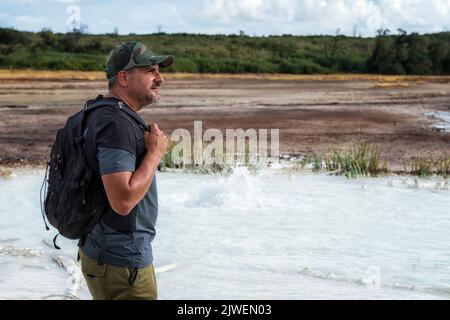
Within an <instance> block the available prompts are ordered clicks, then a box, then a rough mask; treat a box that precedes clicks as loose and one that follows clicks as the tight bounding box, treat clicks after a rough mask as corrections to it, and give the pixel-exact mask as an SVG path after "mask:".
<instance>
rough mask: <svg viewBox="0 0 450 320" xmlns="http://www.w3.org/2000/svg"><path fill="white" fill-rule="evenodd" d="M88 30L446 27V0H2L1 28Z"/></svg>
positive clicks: (449, 11)
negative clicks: (83, 27) (79, 28)
mask: <svg viewBox="0 0 450 320" xmlns="http://www.w3.org/2000/svg"><path fill="white" fill-rule="evenodd" d="M80 25H84V26H87V32H88V33H111V32H113V31H114V30H115V29H116V30H118V32H119V33H120V34H128V33H137V34H142V33H154V32H158V30H161V31H164V32H167V33H175V32H187V33H207V34H217V33H220V34H237V33H239V31H240V30H242V31H244V32H245V33H246V34H248V35H258V36H259V35H270V34H273V35H275V34H295V35H312V34H336V32H337V30H338V29H339V33H340V34H346V35H354V34H356V35H362V36H374V35H375V33H376V30H377V29H380V28H388V29H390V30H392V31H395V30H397V29H398V28H402V29H404V30H407V31H408V32H413V31H414V32H419V33H427V32H439V31H450V0H189V1H186V0H185V1H183V0H131V1H127V0H120V1H119V0H98V1H93V0H91V1H88V0H0V27H13V28H15V29H18V30H27V31H39V30H41V29H42V28H50V29H52V30H53V31H55V32H66V31H68V30H71V28H72V26H80Z"/></svg>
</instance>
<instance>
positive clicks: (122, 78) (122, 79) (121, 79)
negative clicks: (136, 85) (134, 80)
mask: <svg viewBox="0 0 450 320" xmlns="http://www.w3.org/2000/svg"><path fill="white" fill-rule="evenodd" d="M128 80H129V75H128V72H126V71H124V70H121V71H119V72H118V73H117V82H118V83H119V85H120V86H121V87H124V88H126V87H128Z"/></svg>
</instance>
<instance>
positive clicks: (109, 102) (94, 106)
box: [85, 98, 150, 132]
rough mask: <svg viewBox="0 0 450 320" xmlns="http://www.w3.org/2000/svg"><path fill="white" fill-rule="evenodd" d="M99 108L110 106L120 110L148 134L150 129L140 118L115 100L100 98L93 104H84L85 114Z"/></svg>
mask: <svg viewBox="0 0 450 320" xmlns="http://www.w3.org/2000/svg"><path fill="white" fill-rule="evenodd" d="M101 106H112V107H116V108H118V109H119V110H122V111H123V112H124V113H126V114H127V115H129V116H130V117H131V118H132V119H133V120H134V121H136V122H137V123H138V124H139V125H141V127H142V128H143V129H144V130H145V131H147V132H150V128H149V127H148V125H147V124H146V123H145V121H144V120H143V119H142V118H141V117H139V116H138V115H137V114H136V113H135V112H134V111H133V110H131V109H130V108H129V107H127V106H126V105H125V103H123V102H122V101H120V100H117V99H115V98H102V99H99V100H98V101H95V102H93V103H90V104H86V107H85V112H86V111H88V110H89V111H92V110H93V109H97V108H98V107H101Z"/></svg>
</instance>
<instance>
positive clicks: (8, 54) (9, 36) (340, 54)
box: [0, 28, 450, 75]
mask: <svg viewBox="0 0 450 320" xmlns="http://www.w3.org/2000/svg"><path fill="white" fill-rule="evenodd" d="M122 41H141V42H143V43H145V44H147V45H148V46H149V47H150V48H151V49H152V50H153V51H155V52H157V53H159V54H172V55H174V56H175V57H176V63H175V64H174V65H173V66H172V67H170V68H169V69H168V71H169V72H193V73H290V74H313V73H381V74H437V75H439V74H450V32H442V33H434V34H426V35H419V34H417V33H411V34H408V33H406V32H405V31H403V30H400V29H399V30H397V32H396V33H395V34H391V32H390V31H389V30H379V31H378V35H377V36H376V37H375V38H363V37H348V36H344V35H336V36H293V35H288V34H285V35H281V36H261V37H250V36H247V35H245V33H244V32H240V34H239V35H204V34H187V33H178V34H166V33H162V32H160V33H154V34H148V35H136V34H129V35H119V34H117V33H111V34H102V35H92V34H84V33H82V32H80V31H76V30H75V31H74V32H70V33H54V32H52V31H51V30H49V29H43V30H42V31H40V32H21V31H17V30H14V29H7V28H0V68H10V69H21V68H32V69H45V70H86V71H88V70H89V71H101V70H104V67H105V59H106V55H107V54H108V52H109V51H110V50H111V49H112V48H114V47H115V46H116V45H117V44H118V43H120V42H122Z"/></svg>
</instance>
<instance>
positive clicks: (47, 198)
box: [41, 96, 149, 249]
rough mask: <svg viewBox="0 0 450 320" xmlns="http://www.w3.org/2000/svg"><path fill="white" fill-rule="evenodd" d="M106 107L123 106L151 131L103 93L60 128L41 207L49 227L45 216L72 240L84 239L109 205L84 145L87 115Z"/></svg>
mask: <svg viewBox="0 0 450 320" xmlns="http://www.w3.org/2000/svg"><path fill="white" fill-rule="evenodd" d="M102 106H114V107H117V108H119V109H120V110H122V111H123V112H125V113H127V114H128V115H129V116H130V117H131V118H132V119H134V120H135V121H136V122H137V123H138V124H139V125H140V126H141V127H142V128H143V129H144V130H146V131H149V128H148V126H147V125H146V124H145V122H143V121H142V119H141V118H140V117H138V116H137V115H136V114H135V113H134V112H133V111H132V110H130V109H129V108H128V107H126V106H124V104H123V102H121V101H119V100H117V99H114V98H103V96H98V97H97V98H96V99H95V100H89V101H88V102H86V105H85V107H84V109H83V110H81V111H79V112H78V113H76V114H74V115H72V116H70V117H69V118H68V119H67V122H66V125H65V127H64V128H61V129H59V130H58V132H57V134H56V138H55V141H54V143H53V146H52V149H51V154H50V161H49V162H48V163H47V170H46V173H45V176H44V181H43V183H42V186H41V210H42V217H43V219H44V223H45V227H46V229H47V230H50V228H49V227H48V225H47V223H46V222H45V216H46V217H47V220H48V221H49V222H50V224H51V225H52V226H54V227H55V228H56V229H58V231H59V234H61V235H62V236H64V237H66V238H69V239H80V240H82V241H83V239H84V237H85V236H86V235H87V234H88V233H89V232H90V231H91V230H92V228H93V227H94V226H95V225H96V224H97V222H99V220H100V218H101V217H102V214H103V212H104V210H105V208H106V201H107V198H106V195H105V194H104V191H103V187H102V182H101V177H100V175H99V173H98V169H97V170H96V169H94V168H96V165H95V164H92V163H89V160H88V158H87V157H86V156H85V152H84V147H83V145H84V137H83V133H84V126H85V123H86V119H87V116H88V114H89V113H90V112H92V111H93V110H95V109H97V108H99V107H102ZM46 184H47V185H48V187H47V189H46ZM43 190H44V194H43ZM45 191H46V192H45ZM43 198H44V206H42V199H43ZM44 213H45V216H44ZM57 236H58V235H56V236H55V238H54V239H53V244H54V246H55V248H56V249H60V248H59V247H58V246H57V245H56V238H57Z"/></svg>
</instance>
